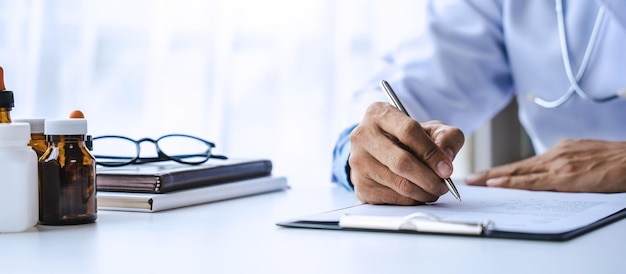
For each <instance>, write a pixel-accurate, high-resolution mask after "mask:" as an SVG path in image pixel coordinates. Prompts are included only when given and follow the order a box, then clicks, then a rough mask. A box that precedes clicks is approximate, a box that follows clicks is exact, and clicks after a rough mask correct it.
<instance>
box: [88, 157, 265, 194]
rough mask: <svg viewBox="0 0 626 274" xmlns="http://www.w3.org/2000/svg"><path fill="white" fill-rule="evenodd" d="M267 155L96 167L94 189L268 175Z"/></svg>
mask: <svg viewBox="0 0 626 274" xmlns="http://www.w3.org/2000/svg"><path fill="white" fill-rule="evenodd" d="M271 173H272V162H271V161H270V160H267V159H228V160H221V159H210V160H209V161H208V162H206V163H204V164H201V165H185V164H179V163H173V162H160V163H149V164H141V165H129V166H122V167H101V166H98V167H97V168H96V185H97V189H98V191H118V192H136V193H167V192H171V191H176V190H184V189H190V188H196V187H204V186H210V185H214V184H221V183H226V182H232V181H237V180H243V179H250V178H257V177H262V176H268V175H271Z"/></svg>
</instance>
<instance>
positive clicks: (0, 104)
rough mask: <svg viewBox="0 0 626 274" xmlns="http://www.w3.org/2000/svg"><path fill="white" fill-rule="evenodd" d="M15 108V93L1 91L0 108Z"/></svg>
mask: <svg viewBox="0 0 626 274" xmlns="http://www.w3.org/2000/svg"><path fill="white" fill-rule="evenodd" d="M14 106H15V104H14V100H13V91H10V90H0V108H13V107H14Z"/></svg>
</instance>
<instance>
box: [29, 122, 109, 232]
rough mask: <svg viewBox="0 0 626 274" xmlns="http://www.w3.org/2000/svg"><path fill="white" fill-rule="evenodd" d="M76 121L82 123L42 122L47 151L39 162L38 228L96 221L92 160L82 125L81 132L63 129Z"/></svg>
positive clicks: (94, 181)
mask: <svg viewBox="0 0 626 274" xmlns="http://www.w3.org/2000/svg"><path fill="white" fill-rule="evenodd" d="M76 121H84V119H65V120H51V121H48V120H46V129H45V131H46V132H45V135H46V136H47V137H46V138H47V141H48V149H47V150H46V152H45V153H44V154H43V156H42V157H41V158H40V159H39V223H40V224H44V225H68V224H84V223H91V222H94V221H95V220H96V218H97V205H96V160H95V158H94V157H93V155H91V153H90V152H89V151H88V150H87V147H86V145H85V139H86V134H85V133H86V128H87V126H86V121H84V130H83V129H82V126H81V125H79V126H78V127H76V126H75V125H73V124H72V125H70V126H69V127H64V126H65V125H67V124H68V123H69V124H71V123H72V122H76ZM59 125H63V126H59ZM49 128H50V130H49ZM76 128H81V129H80V130H76Z"/></svg>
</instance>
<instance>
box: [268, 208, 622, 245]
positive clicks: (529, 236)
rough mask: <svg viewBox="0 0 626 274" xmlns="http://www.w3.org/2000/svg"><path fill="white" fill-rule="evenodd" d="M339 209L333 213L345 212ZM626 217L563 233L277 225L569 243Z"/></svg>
mask: <svg viewBox="0 0 626 274" xmlns="http://www.w3.org/2000/svg"><path fill="white" fill-rule="evenodd" d="M345 209H347V208H343V209H337V210H333V211H339V210H345ZM331 212H332V211H331ZM625 216H626V208H624V209H622V210H620V211H618V212H615V213H613V214H611V215H609V216H606V217H604V218H601V219H599V220H597V221H596V222H593V223H591V224H589V225H586V226H582V227H579V228H576V229H573V230H570V231H566V232H562V233H520V232H508V231H499V230H496V229H491V228H490V226H489V224H488V222H483V223H471V224H468V223H461V225H464V224H466V225H473V226H477V227H480V229H481V230H480V233H454V232H451V231H440V232H437V231H433V230H430V231H418V230H415V229H410V228H408V229H389V228H377V227H375V226H371V227H367V225H365V227H359V228H352V227H343V226H341V225H340V221H337V220H315V218H314V217H315V215H313V216H309V217H305V218H300V219H292V220H287V221H282V222H278V223H276V225H278V226H282V227H289V228H309V229H329V230H342V231H371V232H391V233H409V234H433V235H453V236H468V237H484V238H501V239H519V240H540V241H567V240H571V239H573V238H576V237H578V236H580V235H583V234H585V233H588V232H590V231H592V230H595V229H598V228H600V227H602V226H605V225H608V224H610V223H612V222H615V221H618V220H620V219H622V218H624V217H625Z"/></svg>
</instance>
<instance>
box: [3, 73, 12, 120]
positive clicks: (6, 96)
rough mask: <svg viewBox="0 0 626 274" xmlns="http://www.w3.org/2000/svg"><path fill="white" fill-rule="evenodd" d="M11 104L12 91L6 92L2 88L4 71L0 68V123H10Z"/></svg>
mask: <svg viewBox="0 0 626 274" xmlns="http://www.w3.org/2000/svg"><path fill="white" fill-rule="evenodd" d="M13 103H14V101H13V91H10V90H6V88H5V86H4V70H3V69H2V67H0V123H11V110H12V109H13V106H14V104H13Z"/></svg>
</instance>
